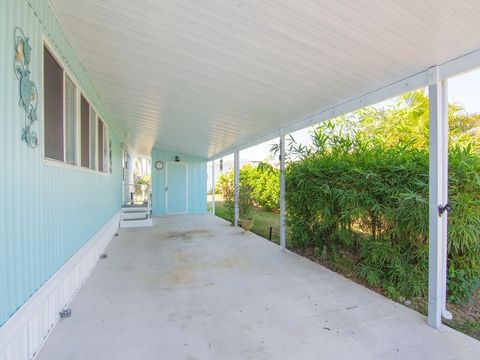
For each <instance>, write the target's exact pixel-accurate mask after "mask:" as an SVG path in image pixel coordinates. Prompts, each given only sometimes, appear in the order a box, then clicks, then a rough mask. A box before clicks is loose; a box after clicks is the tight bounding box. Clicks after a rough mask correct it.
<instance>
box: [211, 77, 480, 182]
mask: <svg viewBox="0 0 480 360" xmlns="http://www.w3.org/2000/svg"><path fill="white" fill-rule="evenodd" d="M389 102H391V100H387V101H384V102H382V103H380V104H377V105H375V106H384V105H385V104H386V103H389ZM448 102H449V103H457V104H460V105H462V106H463V107H464V109H465V111H466V112H468V113H475V112H478V113H480V69H478V70H474V71H471V72H468V73H464V74H461V75H458V76H456V77H452V78H450V79H449V80H448ZM309 131H310V128H306V129H303V130H299V131H296V132H294V133H292V134H291V135H292V136H293V137H294V139H295V140H296V141H297V142H299V143H302V144H307V143H308V142H309V138H310V137H309ZM278 141H279V140H278V139H273V140H270V141H267V142H265V143H262V144H259V145H256V146H253V147H250V148H248V149H245V150H242V151H240V159H241V164H243V163H246V162H250V161H262V160H265V159H266V158H267V157H268V156H269V152H270V148H271V146H272V144H274V143H275V142H277V143H278ZM223 160H224V164H229V165H227V168H225V169H224V170H225V171H228V170H229V168H228V167H230V164H233V154H232V155H229V156H225V157H224V158H223ZM216 163H217V166H216V167H218V161H217V162H216ZM208 168H209V170H208V171H209V172H208V174H210V168H211V164H210V163H209V167H208ZM217 171H218V170H217ZM217 174H218V172H217ZM209 186H210V185H209ZM209 188H210V187H209Z"/></svg>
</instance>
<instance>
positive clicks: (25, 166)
mask: <svg viewBox="0 0 480 360" xmlns="http://www.w3.org/2000/svg"><path fill="white" fill-rule="evenodd" d="M16 26H20V27H21V28H23V30H24V31H25V34H26V36H28V37H30V42H31V45H32V48H33V53H32V61H31V71H32V73H31V79H32V80H33V81H34V82H35V83H36V84H37V87H38V89H39V100H40V101H39V109H38V115H39V121H37V122H36V123H35V124H34V125H33V128H34V130H35V131H36V132H37V134H38V135H39V140H40V144H39V146H38V148H37V149H30V148H28V147H27V146H26V144H25V143H24V142H22V141H21V130H22V127H23V124H24V115H23V110H22V109H21V108H20V107H19V106H18V92H19V89H18V86H19V85H18V81H17V79H16V77H15V74H14V72H13V63H14V46H13V32H14V28H15V27H16ZM42 35H44V36H45V37H46V38H48V40H49V41H50V43H52V44H53V45H54V46H55V47H56V49H55V50H56V51H57V53H59V54H60V55H61V56H62V58H63V61H64V63H66V64H67V66H68V67H69V68H70V70H71V72H72V73H73V75H74V76H75V81H76V83H77V84H78V86H79V87H80V88H81V89H82V90H83V91H84V92H85V93H86V94H87V96H88V97H89V99H90V100H91V101H92V103H93V105H94V106H95V107H96V108H97V110H98V112H99V113H100V115H101V117H102V118H103V119H104V120H105V122H106V123H107V124H109V125H110V129H109V135H110V138H111V139H112V149H113V173H112V174H108V175H104V174H100V173H97V172H92V171H87V170H79V169H75V168H70V169H68V168H63V167H56V166H51V165H45V164H44V163H43V133H42V122H43V119H42V116H43V115H42V114H43V108H42V104H43V84H42V82H41V78H42V76H41V74H42V68H41V64H42ZM120 143H121V140H120V139H119V137H118V136H117V135H116V134H115V131H114V129H113V128H112V117H111V116H110V114H109V112H108V111H107V110H106V108H105V106H104V104H102V102H101V100H100V98H99V96H98V94H97V92H96V91H95V89H94V87H93V85H92V83H91V81H90V80H89V78H88V75H87V74H86V72H85V71H84V68H83V67H82V65H81V64H80V62H79V60H78V58H77V57H76V56H75V53H74V51H73V49H72V48H71V46H70V44H69V43H68V41H67V39H66V37H65V35H64V33H63V32H62V30H61V28H60V26H59V25H58V23H57V22H56V20H55V17H54V16H53V13H52V12H51V9H50V8H49V6H48V3H47V1H46V0H28V1H27V0H1V1H0V164H1V170H0V325H1V324H3V323H4V322H5V321H6V320H7V319H8V318H9V317H10V316H11V315H12V314H13V313H14V312H15V311H16V310H17V309H18V308H19V307H20V306H22V304H24V302H25V301H26V300H27V299H28V298H29V297H30V296H31V295H32V294H33V293H34V292H35V291H36V290H37V289H38V288H39V287H40V286H41V285H42V284H44V283H45V282H46V281H47V280H48V279H49V278H50V277H51V276H52V275H53V274H54V273H55V272H56V271H57V270H58V269H59V268H60V267H61V266H62V265H63V264H64V263H65V262H66V261H67V260H68V259H69V258H70V257H71V256H72V255H74V254H75V252H76V251H77V250H78V249H79V248H80V247H82V246H83V245H84V244H85V243H86V242H87V241H88V240H89V239H90V238H91V236H92V235H94V234H95V233H96V232H97V231H98V230H99V229H100V228H101V227H102V226H103V225H104V224H105V223H106V222H107V221H108V220H109V219H110V218H111V217H112V216H113V215H115V213H116V212H117V211H118V209H119V207H120V205H121V173H120V166H121V145H120Z"/></svg>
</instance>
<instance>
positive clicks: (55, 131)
mask: <svg viewBox="0 0 480 360" xmlns="http://www.w3.org/2000/svg"><path fill="white" fill-rule="evenodd" d="M50 49H51V48H49V47H48V46H47V44H44V69H43V70H44V85H43V86H44V89H43V90H44V143H45V159H47V160H55V161H58V162H61V163H63V164H66V165H73V166H81V167H84V168H89V169H93V170H98V171H102V172H108V170H109V161H108V160H107V159H108V145H107V144H108V127H107V126H106V124H105V123H104V122H103V120H102V119H100V117H98V116H97V113H96V112H95V110H94V109H93V107H92V106H91V104H90V103H89V102H88V100H87V99H86V97H85V96H84V95H83V94H81V92H80V90H79V88H78V86H77V85H76V84H75V82H74V81H73V79H72V78H71V77H70V76H69V74H68V73H67V71H65V68H64V67H63V66H62V65H61V63H60V62H59V61H58V60H57V59H58V57H55V56H54V52H52V51H51V50H50Z"/></svg>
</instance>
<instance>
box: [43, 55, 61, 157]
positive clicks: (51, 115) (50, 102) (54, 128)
mask: <svg viewBox="0 0 480 360" xmlns="http://www.w3.org/2000/svg"><path fill="white" fill-rule="evenodd" d="M43 58H44V61H43V77H44V80H43V93H44V99H45V100H44V104H43V106H44V134H45V135H44V136H45V138H44V150H45V158H47V159H51V160H58V161H62V162H63V161H64V149H63V146H64V132H63V130H64V128H63V69H62V67H61V66H60V65H59V64H58V62H57V61H56V60H55V58H54V56H53V55H52V53H51V52H50V51H49V50H48V49H47V48H46V47H45V48H44V54H43Z"/></svg>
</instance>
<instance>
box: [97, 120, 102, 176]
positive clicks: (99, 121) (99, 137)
mask: <svg viewBox="0 0 480 360" xmlns="http://www.w3.org/2000/svg"><path fill="white" fill-rule="evenodd" d="M97 131H98V142H97V144H98V171H104V169H103V121H102V120H101V119H100V118H98V130H97Z"/></svg>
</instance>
